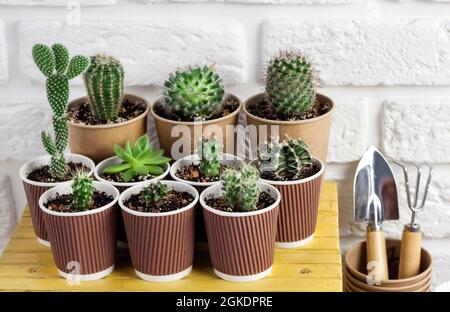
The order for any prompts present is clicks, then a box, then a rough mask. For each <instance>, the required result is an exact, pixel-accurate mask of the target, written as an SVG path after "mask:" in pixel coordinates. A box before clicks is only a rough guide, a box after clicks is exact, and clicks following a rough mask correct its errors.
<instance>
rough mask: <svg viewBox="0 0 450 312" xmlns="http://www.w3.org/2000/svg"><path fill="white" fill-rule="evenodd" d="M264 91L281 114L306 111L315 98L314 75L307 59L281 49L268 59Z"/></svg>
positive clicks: (270, 102) (294, 113)
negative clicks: (276, 54) (277, 53)
mask: <svg viewBox="0 0 450 312" xmlns="http://www.w3.org/2000/svg"><path fill="white" fill-rule="evenodd" d="M266 94H267V100H268V101H269V104H270V105H271V106H272V107H273V109H274V110H275V111H276V112H278V113H282V114H284V115H288V116H289V115H296V114H300V113H304V112H308V111H309V110H310V109H311V107H312V106H313V104H314V102H315V99H316V78H315V72H314V68H313V66H312V64H311V62H310V61H309V60H308V59H307V58H306V57H305V56H303V55H301V54H298V53H289V52H283V53H280V54H279V55H278V56H276V57H274V58H273V59H272V60H270V62H269V64H268V67H267V74H266Z"/></svg>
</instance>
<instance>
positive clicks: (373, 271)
mask: <svg viewBox="0 0 450 312" xmlns="http://www.w3.org/2000/svg"><path fill="white" fill-rule="evenodd" d="M353 194H354V218H355V221H356V222H367V240H366V247H367V270H368V276H369V277H370V278H372V279H373V280H375V281H380V280H387V279H388V278H389V271H388V264H387V255H386V241H385V237H384V233H383V229H382V224H383V222H384V221H385V220H398V219H399V213H398V198H397V186H396V184H395V178H394V174H393V172H392V170H391V167H390V166H389V163H388V162H387V160H386V159H385V158H384V156H383V155H382V154H381V153H380V152H379V151H378V150H377V149H376V148H375V147H373V146H372V147H370V148H369V149H368V150H367V151H366V152H365V153H364V155H363V157H362V158H361V160H360V162H359V164H358V168H357V169H356V174H355V180H354V184H353Z"/></svg>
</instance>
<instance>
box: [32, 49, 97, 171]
mask: <svg viewBox="0 0 450 312" xmlns="http://www.w3.org/2000/svg"><path fill="white" fill-rule="evenodd" d="M32 54H33V60H34V62H35V63H36V65H37V67H38V68H39V70H40V71H41V72H42V73H43V74H44V76H45V77H46V78H47V81H46V90H47V99H48V102H49V103H50V107H51V109H52V111H53V130H54V132H55V140H54V141H53V139H52V138H51V136H50V134H48V133H46V132H42V133H41V138H42V144H43V145H44V148H45V150H46V151H47V153H49V154H50V155H51V156H52V160H51V164H50V171H51V174H52V175H53V176H54V177H56V178H63V177H65V176H66V174H67V166H66V160H65V158H64V150H65V149H66V147H67V141H68V136H69V130H68V127H67V120H66V111H67V102H68V101H69V80H71V79H73V78H75V77H76V76H78V75H80V74H81V73H83V72H84V71H85V70H86V68H87V67H88V65H89V59H88V58H87V57H85V56H82V55H77V56H74V57H73V58H72V59H70V60H69V52H68V51H67V49H66V48H65V47H64V46H63V45H61V44H58V43H57V44H54V45H53V46H52V47H51V48H50V47H48V46H46V45H43V44H39V43H38V44H35V45H34V46H33V51H32Z"/></svg>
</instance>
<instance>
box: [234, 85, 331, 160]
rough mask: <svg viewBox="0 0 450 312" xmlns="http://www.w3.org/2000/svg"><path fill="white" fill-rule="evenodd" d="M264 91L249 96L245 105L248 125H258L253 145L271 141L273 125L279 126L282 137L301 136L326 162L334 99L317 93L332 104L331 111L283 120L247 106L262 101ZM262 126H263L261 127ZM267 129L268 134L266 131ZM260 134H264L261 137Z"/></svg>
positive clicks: (319, 98) (322, 100) (252, 138)
mask: <svg viewBox="0 0 450 312" xmlns="http://www.w3.org/2000/svg"><path fill="white" fill-rule="evenodd" d="M264 96H265V95H264V93H260V94H257V95H255V96H252V97H251V98H249V99H248V100H247V101H246V102H245V105H244V107H243V111H244V113H245V115H246V118H247V125H254V126H256V133H257V135H256V137H251V141H252V146H258V143H260V142H265V141H270V140H271V138H272V136H274V135H275V133H273V134H272V132H271V126H278V127H279V136H280V139H281V140H282V139H284V138H285V137H286V135H287V136H289V137H290V138H301V139H303V140H304V141H305V142H306V143H307V144H308V146H309V149H310V152H311V154H312V155H315V156H317V157H318V158H319V159H320V160H321V161H322V162H324V163H326V161H327V154H328V142H329V137H330V126H331V117H332V114H333V110H334V104H333V101H332V100H331V99H330V98H329V97H326V96H324V95H322V94H317V100H318V101H320V102H323V103H328V104H331V106H332V108H331V109H330V111H329V112H327V113H326V114H324V115H321V116H319V117H316V118H311V119H306V120H298V121H282V120H271V119H265V118H261V117H258V116H255V115H253V114H250V113H249V111H248V110H247V107H248V105H249V104H251V103H260V102H261V101H262V100H263V99H264ZM261 126H262V128H261ZM262 129H267V135H266V133H265V132H264V131H265V130H262ZM260 136H263V137H262V138H260Z"/></svg>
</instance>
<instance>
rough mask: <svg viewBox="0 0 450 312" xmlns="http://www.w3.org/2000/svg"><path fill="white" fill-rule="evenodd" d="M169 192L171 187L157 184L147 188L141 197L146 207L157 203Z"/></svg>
mask: <svg viewBox="0 0 450 312" xmlns="http://www.w3.org/2000/svg"><path fill="white" fill-rule="evenodd" d="M168 192H169V187H168V186H167V185H166V184H163V183H161V182H156V183H153V184H150V185H149V186H147V187H145V188H144V189H143V190H142V192H141V196H142V198H143V199H144V201H145V203H146V205H150V204H153V203H156V202H157V201H159V200H160V199H161V198H163V197H164V196H166V195H167V193H168Z"/></svg>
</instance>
